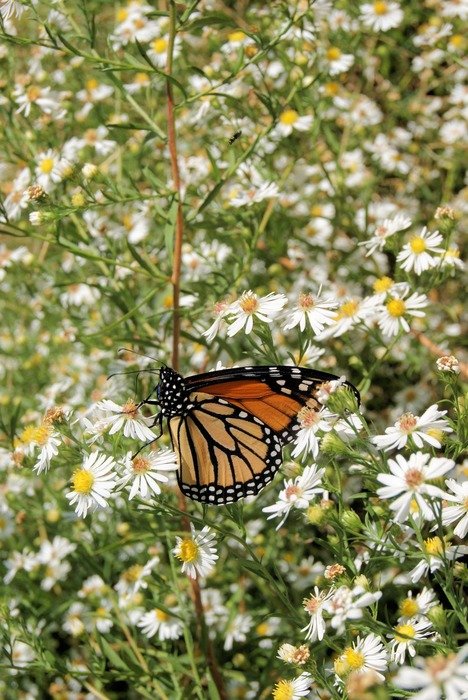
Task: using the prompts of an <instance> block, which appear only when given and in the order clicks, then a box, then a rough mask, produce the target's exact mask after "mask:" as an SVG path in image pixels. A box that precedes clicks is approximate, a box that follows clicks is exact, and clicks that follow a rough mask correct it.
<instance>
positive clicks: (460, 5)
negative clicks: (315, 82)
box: [440, 0, 468, 700]
mask: <svg viewBox="0 0 468 700" xmlns="http://www.w3.org/2000/svg"><path fill="white" fill-rule="evenodd" d="M440 13H441V15H442V16H443V17H459V18H460V19H468V2H467V0H445V2H443V3H442V6H441V8H440ZM450 700H451V699H450Z"/></svg>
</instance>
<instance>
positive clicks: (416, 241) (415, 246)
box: [410, 236, 427, 255]
mask: <svg viewBox="0 0 468 700" xmlns="http://www.w3.org/2000/svg"><path fill="white" fill-rule="evenodd" d="M410 248H411V250H412V251H413V253H416V255H419V254H420V253H424V251H425V250H426V248H427V245H426V241H425V240H424V238H421V236H414V238H412V239H411V240H410Z"/></svg>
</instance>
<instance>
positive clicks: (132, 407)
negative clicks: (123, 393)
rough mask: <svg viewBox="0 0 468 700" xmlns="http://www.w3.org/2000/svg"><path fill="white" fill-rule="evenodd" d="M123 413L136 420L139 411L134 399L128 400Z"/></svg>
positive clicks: (123, 407)
mask: <svg viewBox="0 0 468 700" xmlns="http://www.w3.org/2000/svg"><path fill="white" fill-rule="evenodd" d="M122 412H123V413H126V414H127V415H128V416H131V417H132V418H135V416H136V414H137V412H138V409H137V405H136V403H135V401H133V399H128V401H127V402H126V403H125V404H124V406H122Z"/></svg>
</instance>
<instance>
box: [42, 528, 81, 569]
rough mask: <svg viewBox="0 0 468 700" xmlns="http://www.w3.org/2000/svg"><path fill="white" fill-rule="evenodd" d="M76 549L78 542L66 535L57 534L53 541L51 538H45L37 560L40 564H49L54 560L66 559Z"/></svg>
mask: <svg viewBox="0 0 468 700" xmlns="http://www.w3.org/2000/svg"><path fill="white" fill-rule="evenodd" d="M75 549H76V544H73V543H72V542H70V540H67V538H66V537H60V535H57V536H56V537H54V539H53V540H52V542H50V540H44V542H42V543H41V548H40V550H39V552H38V553H37V561H38V562H39V563H40V564H44V566H47V565H48V564H51V563H52V562H58V561H61V560H62V559H65V557H67V556H68V555H69V554H71V553H72V552H74V551H75Z"/></svg>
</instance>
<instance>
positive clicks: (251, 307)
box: [239, 292, 258, 314]
mask: <svg viewBox="0 0 468 700" xmlns="http://www.w3.org/2000/svg"><path fill="white" fill-rule="evenodd" d="M239 305H240V307H241V309H242V311H244V312H245V313H246V314H253V313H254V312H255V311H257V309H258V299H257V295H256V294H249V293H248V292H247V293H246V294H243V295H242V296H241V298H240V299H239Z"/></svg>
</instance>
